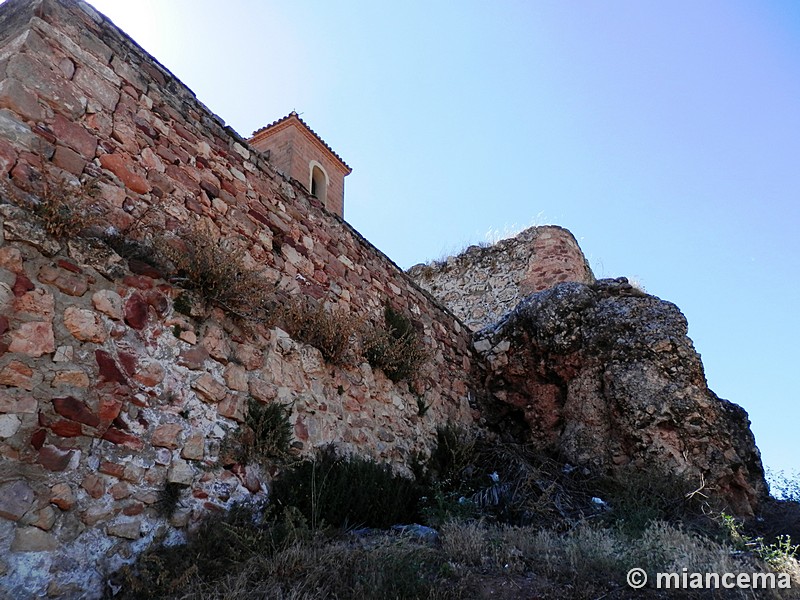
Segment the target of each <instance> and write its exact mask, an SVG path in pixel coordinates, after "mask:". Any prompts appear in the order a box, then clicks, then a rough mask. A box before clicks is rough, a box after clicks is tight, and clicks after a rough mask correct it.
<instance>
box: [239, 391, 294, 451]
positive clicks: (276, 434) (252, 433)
mask: <svg viewBox="0 0 800 600" xmlns="http://www.w3.org/2000/svg"><path fill="white" fill-rule="evenodd" d="M291 412H292V411H291V408H290V407H289V406H286V405H284V404H279V403H277V402H272V403H270V404H263V403H261V402H259V401H258V400H256V399H254V398H250V400H249V402H248V404H247V416H246V417H245V422H244V424H243V425H242V426H241V428H240V429H239V431H238V433H237V435H235V436H234V437H233V438H232V439H231V440H229V442H228V448H229V449H230V451H231V452H232V455H233V456H232V457H233V458H234V459H235V460H236V462H239V463H242V464H246V463H249V462H252V461H263V460H269V459H272V460H281V459H284V458H286V457H287V456H288V455H289V450H290V445H291V443H292V432H293V428H292V424H291V422H290V421H289V417H290V415H291Z"/></svg>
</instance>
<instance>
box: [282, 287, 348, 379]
mask: <svg viewBox="0 0 800 600" xmlns="http://www.w3.org/2000/svg"><path fill="white" fill-rule="evenodd" d="M276 320H277V321H279V322H281V323H282V324H283V326H284V327H286V330H287V331H288V333H289V334H290V335H291V336H292V337H293V338H295V339H298V340H300V341H301V342H305V343H306V344H309V345H310V346H314V347H315V348H317V349H318V350H319V351H320V352H321V353H322V356H323V357H324V358H325V360H327V361H328V362H331V363H333V364H344V363H347V362H348V360H349V359H350V358H351V352H350V350H351V348H352V341H353V338H354V336H355V334H356V332H357V331H358V329H359V327H360V325H361V319H359V318H357V317H355V316H353V315H350V314H348V313H346V312H344V311H343V310H331V311H329V310H327V309H326V308H325V306H323V305H322V304H319V303H316V302H315V301H313V300H311V299H310V298H296V299H293V300H291V301H290V302H288V303H287V304H285V305H284V306H282V307H281V308H280V309H279V310H278V313H277V315H276Z"/></svg>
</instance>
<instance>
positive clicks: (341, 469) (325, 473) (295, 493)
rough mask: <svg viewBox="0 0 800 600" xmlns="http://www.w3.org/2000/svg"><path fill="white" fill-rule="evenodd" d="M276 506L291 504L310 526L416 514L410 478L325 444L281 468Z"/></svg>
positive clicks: (371, 523)
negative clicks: (340, 453) (309, 456)
mask: <svg viewBox="0 0 800 600" xmlns="http://www.w3.org/2000/svg"><path fill="white" fill-rule="evenodd" d="M272 493H273V498H274V500H275V502H276V503H277V504H278V505H279V506H295V507H297V508H298V509H299V510H300V512H301V513H302V514H303V515H304V516H305V517H306V518H307V519H308V520H309V522H310V523H311V524H312V527H314V528H317V527H320V526H321V525H323V524H325V525H328V526H332V527H343V528H347V527H381V528H382V527H388V526H390V525H395V524H397V523H409V522H414V521H415V520H417V516H418V513H417V503H418V488H417V486H416V484H415V482H414V481H413V480H412V479H408V478H405V477H402V476H400V475H397V474H395V473H393V472H392V469H391V467H390V466H389V465H387V464H379V463H376V462H374V461H372V460H369V459H365V458H360V457H358V456H347V457H337V456H336V455H335V454H334V453H333V451H331V450H330V449H328V450H324V451H320V452H318V453H317V456H316V457H315V458H314V459H312V460H306V461H303V462H300V463H298V464H296V465H294V466H293V467H291V468H289V469H288V470H287V471H285V472H284V473H283V474H282V475H281V476H280V477H279V478H278V479H276V480H275V482H274V485H273V491H272Z"/></svg>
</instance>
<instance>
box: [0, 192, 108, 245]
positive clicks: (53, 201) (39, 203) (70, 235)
mask: <svg viewBox="0 0 800 600" xmlns="http://www.w3.org/2000/svg"><path fill="white" fill-rule="evenodd" d="M0 192H2V194H3V196H4V197H5V198H6V199H8V200H9V201H10V202H12V203H13V204H16V205H17V206H20V207H21V208H25V209H27V210H29V211H31V213H32V214H33V216H34V218H35V220H36V222H37V223H39V225H41V226H42V228H43V229H44V230H45V231H46V232H47V234H48V235H50V236H51V237H53V238H55V239H57V240H69V239H75V238H78V237H82V236H86V235H87V234H88V232H89V231H90V230H91V229H92V228H95V227H98V226H100V225H102V224H103V220H102V218H101V215H100V214H99V212H98V209H97V207H96V206H93V200H94V199H95V197H96V196H97V194H98V188H97V181H96V180H94V179H87V180H85V181H78V180H67V179H57V180H55V181H50V180H49V179H48V178H46V177H42V178H41V181H40V186H39V188H38V189H37V192H38V193H37V194H23V193H22V192H20V191H19V190H17V188H15V187H13V186H12V185H9V184H7V183H5V182H2V183H0Z"/></svg>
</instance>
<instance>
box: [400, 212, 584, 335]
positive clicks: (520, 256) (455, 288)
mask: <svg viewBox="0 0 800 600" xmlns="http://www.w3.org/2000/svg"><path fill="white" fill-rule="evenodd" d="M408 274H409V275H410V276H411V277H412V278H413V279H414V281H416V282H417V284H419V286H420V287H422V288H423V289H425V290H427V291H428V292H430V293H431V294H433V295H434V296H435V297H436V298H438V299H439V300H440V301H441V302H442V303H443V304H444V305H445V306H447V308H449V309H450V310H452V311H453V313H454V314H455V315H456V316H457V317H458V318H460V319H461V320H462V321H464V323H466V324H467V326H468V327H470V329H472V330H473V331H477V330H478V329H481V328H483V327H486V326H487V325H489V324H491V323H494V322H496V321H498V320H499V319H500V318H501V317H502V316H503V315H504V314H506V313H507V312H509V311H510V310H512V309H513V308H514V307H515V306H516V305H517V303H519V301H520V300H522V299H523V298H525V297H526V296H528V295H530V294H533V293H534V292H539V291H541V290H545V289H547V288H549V287H552V286H554V285H555V284H557V283H561V282H563V281H578V282H580V283H592V282H593V281H594V275H593V274H592V270H591V268H589V263H588V262H587V260H586V257H585V256H584V255H583V252H582V251H581V249H580V246H578V242H577V241H576V240H575V237H574V236H573V235H572V233H570V232H569V231H568V230H566V229H564V228H563V227H558V226H555V225H543V226H540V227H530V228H528V229H526V230H525V231H522V232H520V233H519V234H517V235H516V236H514V237H512V238H507V239H503V240H500V241H498V242H496V243H494V244H492V245H489V246H485V245H484V246H470V247H469V248H467V249H466V250H464V251H463V252H462V253H460V254H458V255H457V256H451V257H449V258H447V259H444V260H439V261H434V262H432V263H429V264H419V265H414V266H413V267H411V268H410V269H409V270H408Z"/></svg>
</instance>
